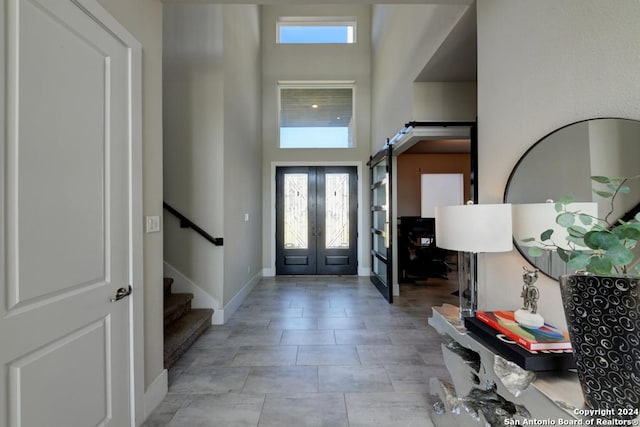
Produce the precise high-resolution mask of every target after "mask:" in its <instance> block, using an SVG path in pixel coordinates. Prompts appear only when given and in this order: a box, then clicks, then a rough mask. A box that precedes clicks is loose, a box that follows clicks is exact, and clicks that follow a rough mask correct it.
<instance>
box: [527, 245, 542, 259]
mask: <svg viewBox="0 0 640 427" xmlns="http://www.w3.org/2000/svg"><path fill="white" fill-rule="evenodd" d="M528 253H529V256H531V257H533V258H538V257H540V256H542V249H540V248H539V247H537V246H530V247H529V250H528Z"/></svg>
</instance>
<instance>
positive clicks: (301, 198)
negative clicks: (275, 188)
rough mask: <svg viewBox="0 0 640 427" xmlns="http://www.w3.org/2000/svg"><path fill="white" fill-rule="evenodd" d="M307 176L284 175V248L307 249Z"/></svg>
mask: <svg viewBox="0 0 640 427" xmlns="http://www.w3.org/2000/svg"><path fill="white" fill-rule="evenodd" d="M308 189H309V176H308V175H307V174H306V173H286V174H284V247H285V248H287V249H307V248H308V247H309V233H308V229H309V228H308V224H309V216H308V200H309V194H308V193H309V192H308Z"/></svg>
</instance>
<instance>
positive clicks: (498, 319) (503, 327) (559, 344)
mask: <svg viewBox="0 0 640 427" xmlns="http://www.w3.org/2000/svg"><path fill="white" fill-rule="evenodd" d="M476 318H477V319H479V320H481V321H483V322H484V323H486V324H487V325H489V326H491V327H492V328H494V329H495V330H496V331H498V332H500V333H502V334H504V335H505V336H507V337H509V338H511V339H512V340H514V341H515V342H517V343H518V344H520V345H521V346H522V347H524V348H526V349H527V350H530V351H540V350H570V349H571V342H570V341H569V334H568V333H567V332H566V331H561V330H559V329H558V328H556V327H554V326H552V325H549V324H547V323H545V324H544V325H543V326H541V327H540V328H529V327H525V326H521V325H519V324H518V322H516V320H515V316H514V312H513V311H478V312H476Z"/></svg>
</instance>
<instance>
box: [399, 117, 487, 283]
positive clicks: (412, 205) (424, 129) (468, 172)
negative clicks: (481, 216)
mask: <svg viewBox="0 0 640 427" xmlns="http://www.w3.org/2000/svg"><path fill="white" fill-rule="evenodd" d="M399 135H400V137H399V138H397V139H396V140H395V143H394V146H393V153H394V155H393V168H392V170H393V171H394V174H393V179H392V185H393V190H392V194H393V199H392V203H393V207H394V209H393V217H392V221H391V222H392V224H393V231H394V232H393V239H394V241H393V245H392V247H393V255H392V259H393V277H392V282H393V284H394V293H395V294H396V295H398V294H399V293H400V287H399V284H400V283H407V282H409V283H425V284H428V283H429V280H433V279H434V278H437V277H446V276H447V272H446V270H445V268H447V266H449V268H450V267H451V266H453V267H454V268H455V261H453V262H452V260H455V259H456V258H457V257H456V256H455V254H449V256H446V255H443V254H441V252H443V251H442V250H438V248H437V245H436V244H437V238H438V237H437V236H435V235H434V236H433V237H434V240H433V241H429V242H427V243H426V245H427V247H419V248H418V249H420V250H421V251H422V252H425V253H428V254H432V255H434V257H435V258H433V259H429V260H426V261H425V265H428V266H429V268H427V269H426V270H424V271H421V272H417V274H410V273H416V272H408V271H407V270H406V265H407V264H406V263H402V262H401V256H400V255H401V254H402V253H409V252H410V250H411V248H404V247H403V246H402V244H401V242H403V241H404V242H406V240H405V239H404V236H403V235H402V232H401V231H403V228H404V229H405V230H404V231H405V232H406V231H411V230H410V228H411V223H412V222H417V223H420V224H422V223H425V222H426V223H429V221H431V223H433V221H434V218H433V214H431V215H430V214H425V213H424V212H422V209H421V208H422V206H421V199H422V195H423V192H424V190H425V188H423V187H424V185H423V181H422V176H423V175H424V174H461V175H462V176H463V200H464V201H467V200H471V201H473V202H474V203H477V202H478V200H477V189H478V186H477V177H478V172H477V138H476V123H475V122H437V123H433V122H414V123H410V124H409V126H408V128H406V129H404V130H403V132H402V133H401V134H399ZM426 190H427V191H428V190H429V189H426ZM447 204H450V203H447ZM403 223H404V227H403ZM433 225H434V224H433ZM429 246H430V247H429ZM414 249H416V248H414ZM442 261H444V265H441V264H442ZM409 264H410V263H409ZM439 267H442V268H439ZM453 276H455V274H454V275H453ZM416 279H417V280H416Z"/></svg>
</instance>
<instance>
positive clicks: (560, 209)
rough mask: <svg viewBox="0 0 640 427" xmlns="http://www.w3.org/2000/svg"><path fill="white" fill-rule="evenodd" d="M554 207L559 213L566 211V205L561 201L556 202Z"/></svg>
mask: <svg viewBox="0 0 640 427" xmlns="http://www.w3.org/2000/svg"><path fill="white" fill-rule="evenodd" d="M553 207H554V209H555V210H556V212H557V213H560V212H562V211H564V205H563V204H562V203H560V202H556V203H555V204H554V205H553Z"/></svg>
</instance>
